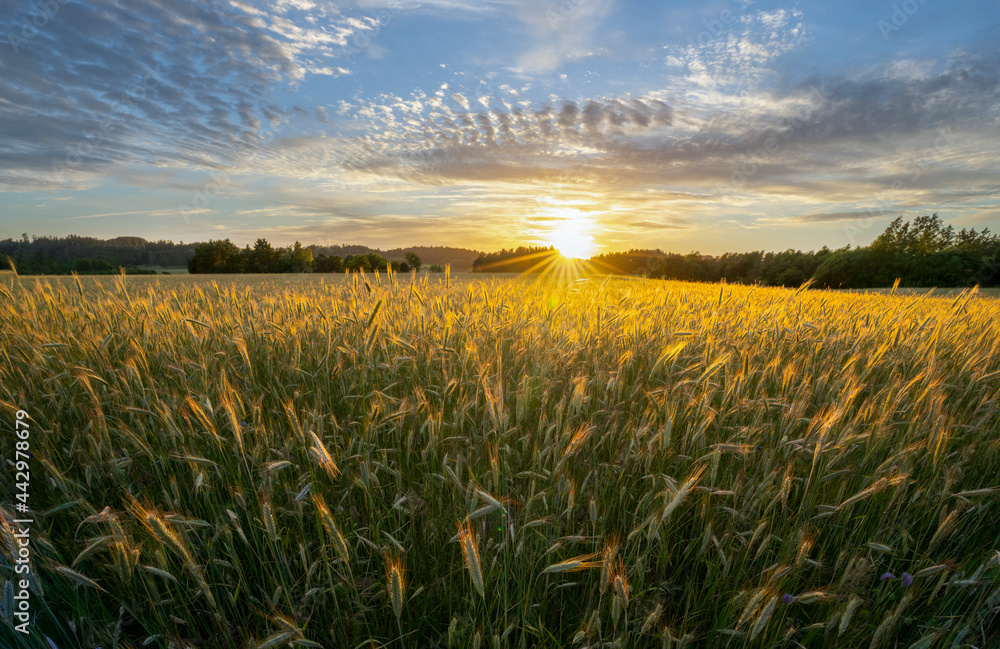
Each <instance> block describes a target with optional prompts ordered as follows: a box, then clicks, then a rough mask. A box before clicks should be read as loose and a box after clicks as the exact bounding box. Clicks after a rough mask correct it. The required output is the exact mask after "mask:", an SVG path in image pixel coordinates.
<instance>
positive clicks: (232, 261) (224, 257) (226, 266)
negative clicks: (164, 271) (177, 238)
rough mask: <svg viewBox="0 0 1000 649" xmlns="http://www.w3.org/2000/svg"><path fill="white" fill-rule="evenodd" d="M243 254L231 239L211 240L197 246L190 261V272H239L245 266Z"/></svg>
mask: <svg viewBox="0 0 1000 649" xmlns="http://www.w3.org/2000/svg"><path fill="white" fill-rule="evenodd" d="M242 262H243V255H242V254H241V253H240V249H239V248H237V247H236V244H234V243H233V242H232V241H230V240H229V239H224V240H222V241H209V242H207V243H199V244H198V245H197V246H195V249H194V256H193V257H191V261H189V262H188V272H190V273H239V272H242V271H243V270H244V268H243V263H242Z"/></svg>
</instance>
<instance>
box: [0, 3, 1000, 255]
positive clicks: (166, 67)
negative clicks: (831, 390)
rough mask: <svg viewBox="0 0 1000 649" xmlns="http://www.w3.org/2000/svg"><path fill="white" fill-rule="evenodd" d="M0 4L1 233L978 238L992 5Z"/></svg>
mask: <svg viewBox="0 0 1000 649" xmlns="http://www.w3.org/2000/svg"><path fill="white" fill-rule="evenodd" d="M48 7H49V9H48V13H47V14H46V13H45V11H46V10H45V9H44V8H41V7H40V6H39V5H37V4H34V3H31V2H23V1H21V0H14V1H11V0H3V1H2V2H0V35H5V36H3V38H0V40H3V41H4V42H2V43H0V78H2V80H3V83H2V84H0V215H2V216H0V238H6V237H20V236H21V234H22V233H28V234H35V235H46V234H52V235H65V234H70V233H75V234H83V235H93V236H102V237H110V236H118V235H123V234H127V235H137V236H142V237H146V238H148V239H161V238H165V239H173V240H174V241H178V240H183V241H194V240H207V239H210V238H225V237H229V238H231V239H232V240H233V241H235V242H237V243H239V244H245V243H248V242H251V241H253V240H254V239H255V238H257V237H260V236H264V237H267V238H268V239H270V240H271V241H272V242H275V243H278V244H282V245H284V244H288V243H290V242H292V241H294V240H300V241H302V242H303V243H320V244H335V243H364V244H368V245H372V246H379V247H394V246H397V245H455V246H465V247H472V248H476V249H481V250H482V249H496V248H499V247H502V246H511V245H515V244H518V243H531V244H539V243H541V244H548V243H554V244H556V245H559V246H560V247H562V248H565V249H567V250H569V251H571V252H574V253H581V254H583V253H587V254H589V253H593V252H603V251H610V250H619V249H628V248H634V247H643V248H645V247H658V248H662V249H664V250H669V251H674V252H689V251H692V250H700V251H701V252H704V253H712V254H718V253H721V252H725V251H739V250H751V249H765V250H781V249H785V248H789V247H793V248H801V249H814V248H818V247H820V246H822V245H824V244H825V245H829V246H831V247H834V248H836V247H842V246H844V245H848V244H852V245H864V244H867V243H868V242H870V241H871V240H872V239H873V238H874V237H875V236H876V235H877V234H878V233H879V232H880V231H881V230H882V229H883V228H884V226H885V225H886V224H887V223H888V222H889V221H890V220H891V219H892V218H894V217H895V216H904V217H910V218H912V217H914V216H918V215H920V214H924V213H930V212H938V213H939V214H940V215H941V216H942V217H943V218H944V219H945V220H946V221H948V222H949V223H952V224H954V225H956V226H958V227H976V228H977V229H981V228H983V227H990V228H991V229H992V230H997V229H998V226H1000V209H998V207H997V194H998V191H1000V184H998V181H997V178H998V177H1000V175H998V172H1000V154H998V152H1000V49H998V45H997V44H998V43H1000V7H998V5H997V4H996V3H995V2H987V1H985V0H978V1H965V2H944V1H943V0H907V1H906V2H871V1H870V0H868V1H865V2H862V1H860V0H848V1H846V2H839V3H831V2H798V3H786V2H765V1H763V0H761V1H758V2H746V1H741V0H719V1H717V2H698V3H696V2H672V3H666V2H638V1H633V2H626V1H623V0H561V1H553V2H546V0H531V1H529V0H493V1H491V0H479V1H476V2H473V1H472V0H431V1H428V2H411V1H410V0H398V1H397V0H388V1H385V2H383V1H381V0H355V1H353V2H339V3H329V2H322V1H321V0H279V1H277V2H272V3H264V2H255V1H254V0H229V1H225V0H216V1H215V2H210V3H195V2H186V1H181V0H130V1H128V2H125V1H124V0H121V1H118V2H114V1H91V2H78V1H76V0H65V3H62V2H61V1H60V0H53V2H52V3H51V4H49V5H48Z"/></svg>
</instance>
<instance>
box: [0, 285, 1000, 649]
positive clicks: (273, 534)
mask: <svg viewBox="0 0 1000 649" xmlns="http://www.w3.org/2000/svg"><path fill="white" fill-rule="evenodd" d="M0 325H2V327H0V345H2V352H3V358H2V359H0V416H2V417H3V420H4V425H3V429H4V431H5V441H4V443H3V444H2V445H0V447H2V448H3V452H4V460H5V468H4V474H3V476H4V478H3V479H4V483H5V486H6V487H7V488H6V489H5V493H4V498H3V501H4V502H3V505H2V516H3V518H4V519H5V520H4V524H3V528H2V530H0V531H2V533H3V535H4V537H5V538H4V541H3V542H2V543H0V546H2V548H3V553H2V557H0V584H3V586H4V593H5V595H4V606H3V611H2V612H3V613H4V618H5V622H6V624H2V625H0V635H2V637H0V640H2V643H0V644H3V646H12V647H15V646H31V647H33V646H56V647H59V649H67V648H73V647H84V648H88V649H89V648H93V647H97V646H100V647H102V648H104V649H108V648H112V647H142V646H155V647H170V648H172V649H173V648H176V649H180V648H183V647H196V648H200V647H224V648H229V647H232V648H240V649H245V648H257V649H264V648H266V647H289V646H291V647H296V646H297V647H320V646H322V647H348V648H359V649H360V648H362V647H414V648H415V647H475V648H477V649H478V648H480V647H487V648H488V647H571V646H572V647H670V648H679V647H688V648H692V649H693V648H695V647H800V646H801V647H872V648H875V647H910V648H911V649H920V648H924V649H927V648H931V647H956V648H957V647H978V648H980V649H983V648H985V647H996V646H1000V644H998V643H1000V632H998V628H1000V523H998V521H1000V510H998V505H1000V403H998V401H1000V335H998V334H1000V301H996V300H993V299H988V298H983V297H981V296H978V295H976V294H974V293H972V292H965V293H963V294H962V295H959V296H952V297H948V298H938V297H933V296H930V297H928V296H912V295H854V294H846V293H834V292H822V291H813V290H799V291H794V290H786V289H772V288H762V287H747V286H727V285H721V286H720V285H707V284H706V285H701V284H684V283H677V282H662V281H653V280H649V281H646V280H630V279H608V278H603V277H592V278H585V279H580V280H576V281H572V280H566V279H558V280H557V279H544V278H543V279H540V280H536V279H527V278H507V279H501V278H489V277H451V276H444V275H433V276H428V275H419V276H417V277H413V276H410V275H407V276H405V277H394V276H390V277H386V276H385V275H381V276H375V275H370V274H369V275H367V276H365V275H360V276H359V275H352V276H349V277H347V278H343V277H334V276H329V277H323V276H316V275H310V276H256V277H248V276H229V277H222V276H220V277H214V278H212V277H201V278H191V277H184V276H173V277H127V278H126V277H113V278H98V279H95V278H62V279H57V278H43V279H36V278H26V277H21V278H16V277H5V278H4V280H3V282H2V284H0ZM18 410H24V411H26V412H27V413H28V414H29V415H30V417H31V425H32V428H31V430H32V433H31V452H32V454H33V456H32V459H31V461H30V463H31V480H30V491H31V493H30V506H31V509H32V512H33V516H34V519H35V524H34V526H33V532H32V533H33V535H34V536H33V537H32V559H31V561H32V568H33V570H32V579H31V603H32V607H33V611H34V614H35V621H36V624H35V627H34V628H33V630H32V632H31V633H30V634H29V635H27V636H26V635H24V634H20V633H15V632H13V630H12V629H11V627H10V626H9V624H10V611H11V606H12V602H11V600H10V599H9V598H10V597H11V595H10V593H11V592H12V590H13V586H12V585H11V583H12V582H13V580H14V579H15V575H14V574H13V572H12V570H11V566H12V565H13V561H14V554H15V552H16V549H15V548H16V544H15V539H14V538H13V526H12V524H11V523H10V521H12V520H13V519H15V518H16V517H17V514H16V512H15V511H14V509H13V505H14V503H15V502H16V501H15V500H14V499H13V494H14V487H13V482H14V467H13V453H14V452H13V440H14V436H13V433H12V432H11V431H12V430H13V421H14V417H15V413H16V411H18ZM49 643H51V644H49Z"/></svg>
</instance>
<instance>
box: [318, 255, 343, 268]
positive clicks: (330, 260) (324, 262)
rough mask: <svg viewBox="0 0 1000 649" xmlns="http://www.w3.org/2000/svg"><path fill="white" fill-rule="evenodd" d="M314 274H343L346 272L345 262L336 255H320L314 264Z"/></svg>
mask: <svg viewBox="0 0 1000 649" xmlns="http://www.w3.org/2000/svg"><path fill="white" fill-rule="evenodd" d="M313 272H314V273H342V272H344V260H343V259H341V258H340V257H337V256H336V255H330V256H327V255H324V254H322V253H320V255H319V256H318V257H316V260H315V261H314V262H313Z"/></svg>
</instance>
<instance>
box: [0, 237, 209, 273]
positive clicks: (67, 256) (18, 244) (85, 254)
mask: <svg viewBox="0 0 1000 649" xmlns="http://www.w3.org/2000/svg"><path fill="white" fill-rule="evenodd" d="M194 248H195V244H193V243H192V244H185V243H184V242H183V241H182V242H180V243H174V242H172V241H146V240H145V239H142V238H140V237H116V238H114V239H95V238H93V237H81V236H77V235H74V234H71V235H69V236H67V237H50V236H44V237H29V236H28V235H27V234H22V235H21V238H20V239H0V260H8V259H9V260H10V262H13V264H14V268H15V269H16V270H17V272H18V273H21V274H23V275H67V274H69V273H71V272H77V273H81V274H86V275H105V274H112V273H118V272H120V269H121V268H124V269H125V270H126V272H129V273H140V274H141V273H153V272H155V271H153V270H151V269H149V268H143V266H147V267H148V266H184V265H185V264H187V261H188V259H190V258H191V255H192V254H194ZM2 265H3V264H2V262H0V266H2Z"/></svg>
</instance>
